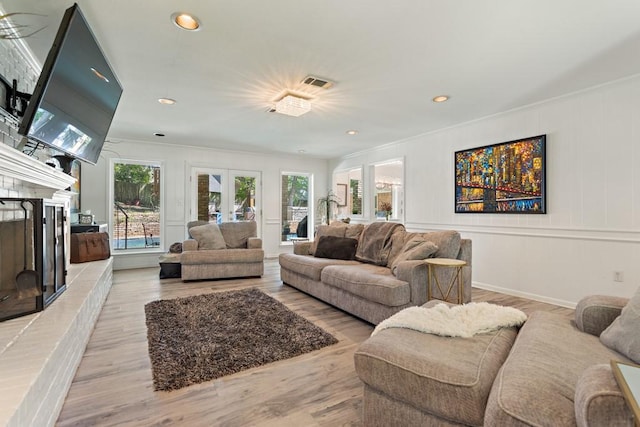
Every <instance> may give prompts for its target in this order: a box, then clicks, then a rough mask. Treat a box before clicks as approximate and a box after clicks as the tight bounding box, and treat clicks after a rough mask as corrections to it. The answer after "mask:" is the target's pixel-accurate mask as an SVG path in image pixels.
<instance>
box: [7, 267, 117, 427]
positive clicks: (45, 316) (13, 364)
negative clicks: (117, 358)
mask: <svg viewBox="0 0 640 427" xmlns="http://www.w3.org/2000/svg"><path fill="white" fill-rule="evenodd" d="M112 264H113V261H112V258H110V259H108V260H104V261H94V262H88V263H83V264H72V265H71V266H70V267H69V269H68V273H67V290H66V291H65V292H63V293H62V294H61V295H60V296H59V297H58V299H56V300H55V301H54V302H53V303H52V304H51V305H50V306H48V307H47V308H46V309H45V310H44V311H41V312H39V313H34V314H30V315H27V316H23V317H20V318H17V319H12V320H7V321H5V322H1V323H0V390H2V393H0V426H16V427H17V426H20V427H24V426H38V427H40V426H53V425H55V422H56V420H57V418H58V415H59V413H60V411H61V409H62V405H63V403H64V399H65V397H66V395H67V392H68V391H69V387H70V386H71V382H72V380H73V377H74V375H75V372H76V370H77V368H78V365H79V364H80V360H81V359H82V355H83V354H84V350H85V348H86V345H87V342H88V341H89V338H90V336H91V333H92V332H93V328H94V325H95V323H96V321H97V319H98V316H99V314H100V311H101V310H102V305H103V304H104V301H105V300H106V297H107V295H108V294H109V290H110V289H111V284H112V282H113V275H112V269H113V268H112Z"/></svg>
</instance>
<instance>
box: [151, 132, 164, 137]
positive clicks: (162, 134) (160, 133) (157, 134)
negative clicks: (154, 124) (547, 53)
mask: <svg viewBox="0 0 640 427" xmlns="http://www.w3.org/2000/svg"><path fill="white" fill-rule="evenodd" d="M153 134H154V135H155V136H164V133H162V132H154V133H153Z"/></svg>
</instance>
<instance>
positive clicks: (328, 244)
mask: <svg viewBox="0 0 640 427" xmlns="http://www.w3.org/2000/svg"><path fill="white" fill-rule="evenodd" d="M357 247H358V241H357V240H356V239H351V238H349V237H336V236H322V237H320V238H319V239H318V247H317V248H316V252H315V253H314V254H313V256H315V257H318V258H331V259H346V260H350V259H354V258H355V257H356V248H357Z"/></svg>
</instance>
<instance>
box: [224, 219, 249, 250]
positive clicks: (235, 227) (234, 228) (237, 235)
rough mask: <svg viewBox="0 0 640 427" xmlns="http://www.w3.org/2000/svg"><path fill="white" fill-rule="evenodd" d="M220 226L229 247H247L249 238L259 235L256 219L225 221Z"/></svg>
mask: <svg viewBox="0 0 640 427" xmlns="http://www.w3.org/2000/svg"><path fill="white" fill-rule="evenodd" d="M219 227H220V232H221V233H222V235H223V236H224V241H225V242H226V244H227V249H242V248H246V247H247V240H249V238H250V237H256V236H257V235H258V225H257V224H256V222H255V221H239V222H223V223H222V224H220V225H219Z"/></svg>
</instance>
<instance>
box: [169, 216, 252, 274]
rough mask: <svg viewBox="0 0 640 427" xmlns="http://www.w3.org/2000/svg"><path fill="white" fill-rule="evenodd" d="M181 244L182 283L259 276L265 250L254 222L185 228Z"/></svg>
mask: <svg viewBox="0 0 640 427" xmlns="http://www.w3.org/2000/svg"><path fill="white" fill-rule="evenodd" d="M187 230H188V233H189V239H187V240H185V241H184V242H183V244H182V255H181V257H180V263H181V265H182V280H183V281H189V280H206V279H222V278H232V277H251V276H262V274H263V273H264V250H263V249H262V239H260V238H258V237H257V225H256V223H255V221H246V222H224V223H222V224H213V223H208V222H205V221H192V222H189V223H188V224H187Z"/></svg>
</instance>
